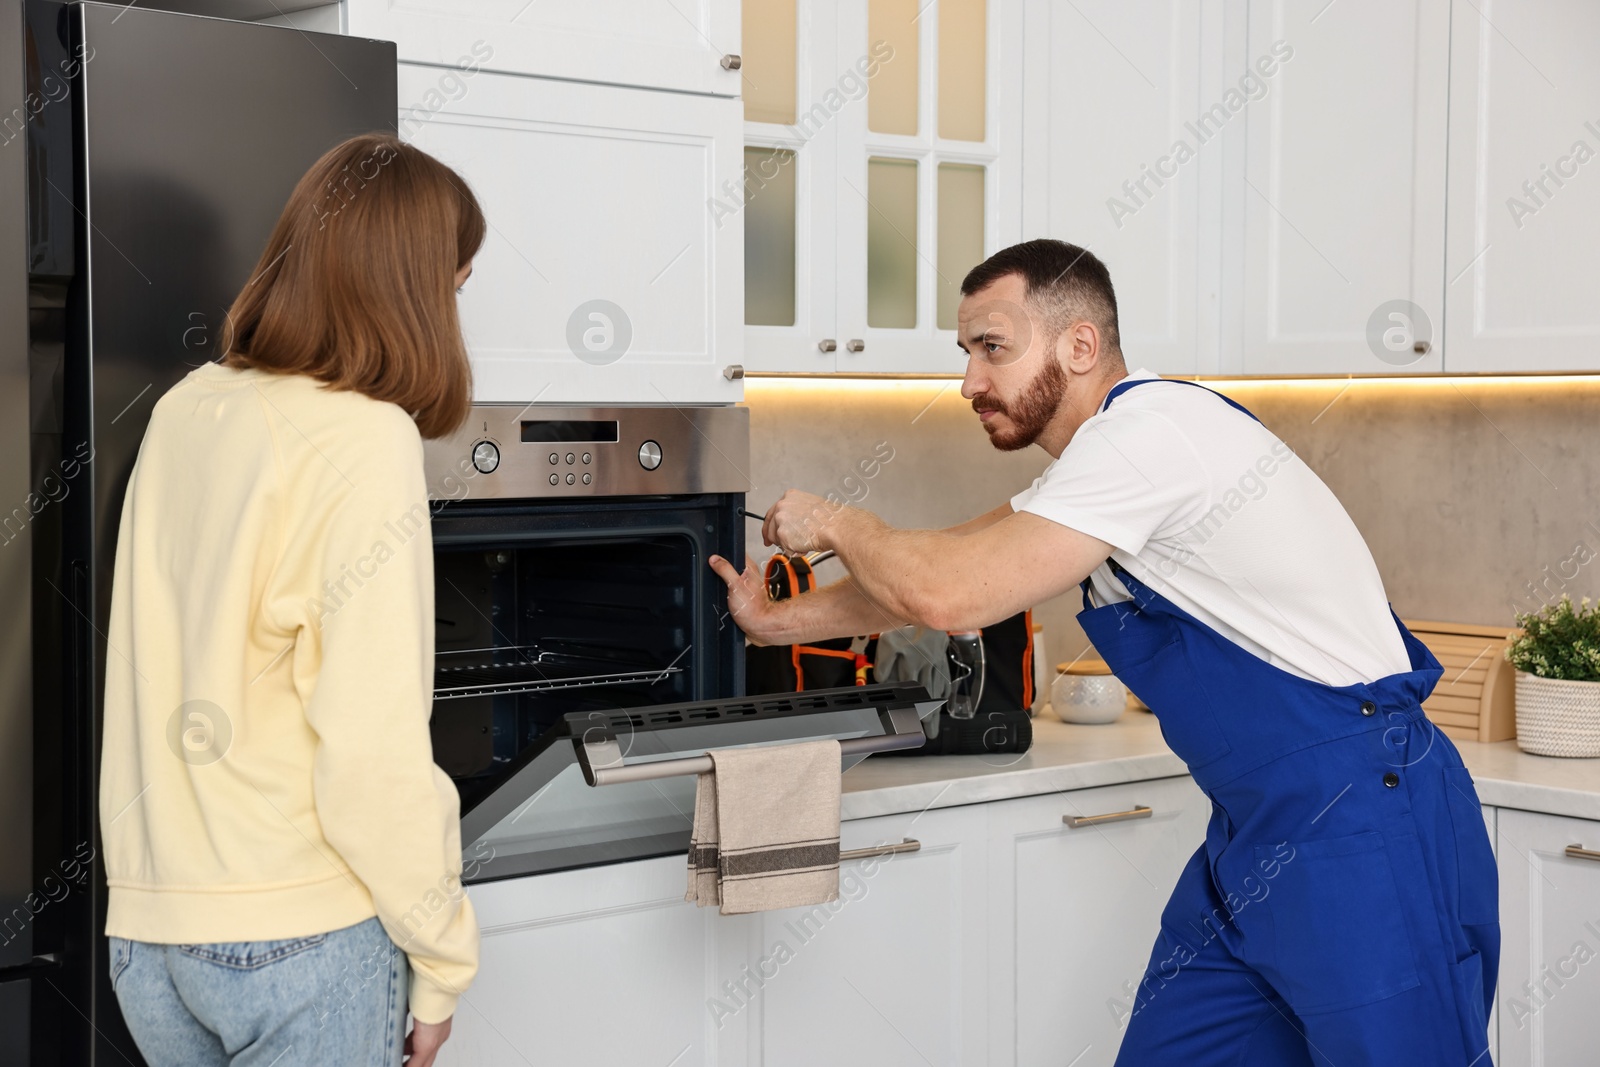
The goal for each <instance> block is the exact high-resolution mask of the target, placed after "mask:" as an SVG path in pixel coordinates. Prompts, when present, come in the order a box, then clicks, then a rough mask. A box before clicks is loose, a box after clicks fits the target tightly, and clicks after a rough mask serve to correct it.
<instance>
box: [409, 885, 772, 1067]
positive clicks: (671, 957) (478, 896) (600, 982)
mask: <svg viewBox="0 0 1600 1067" xmlns="http://www.w3.org/2000/svg"><path fill="white" fill-rule="evenodd" d="M684 884H685V864H684V858H683V857H682V856H673V857H667V858H664V859H656V860H642V861H639V862H636V863H622V864H614V865H611V866H604V867H591V868H587V869H584V870H578V871H567V872H563V873H559V874H547V875H541V876H539V877H537V878H515V879H508V880H505V881H500V882H488V883H485V884H483V885H477V886H473V887H471V888H470V890H469V896H470V898H471V900H472V903H473V907H474V909H475V910H476V912H477V917H478V922H479V925H480V928H481V930H482V934H483V940H482V954H481V966H480V970H479V973H478V977H477V979H476V981H474V983H473V986H472V988H471V989H469V990H468V991H467V992H466V994H465V995H464V996H463V997H462V998H461V1003H460V1005H459V1007H458V1008H457V1009H456V1015H455V1022H454V1025H453V1027H452V1031H451V1037H450V1040H449V1041H448V1042H447V1043H446V1044H445V1046H444V1048H443V1050H442V1051H441V1052H440V1054H439V1061H438V1062H439V1064H440V1067H469V1065H470V1067H527V1065H528V1064H562V1065H563V1067H615V1065H617V1064H660V1065H665V1064H676V1065H680V1067H682V1065H688V1064H696V1065H700V1064H713V1063H717V1062H719V1060H718V1057H719V1055H721V1051H720V1050H722V1049H724V1048H726V1047H729V1046H731V1047H732V1048H733V1049H734V1050H735V1055H734V1058H732V1059H730V1060H727V1061H726V1062H730V1063H742V1062H744V1060H743V1059H741V1058H740V1057H739V1055H738V1054H737V1053H738V1050H739V1049H740V1048H742V1045H743V1041H744V1027H745V1025H746V1022H745V1020H744V1019H742V1018H739V1017H735V1018H733V1019H730V1020H728V1021H727V1023H726V1025H724V1026H722V1027H720V1028H719V1027H716V1026H713V1025H710V1014H709V1012H708V1008H707V1005H708V1003H709V1001H710V999H711V997H712V996H713V995H714V993H715V983H716V969H717V968H716V965H715V959H716V955H715V953H716V939H717V935H718V927H717V923H718V921H719V920H718V916H717V914H716V909H714V908H713V909H703V908H696V907H693V906H692V905H688V904H685V903H684V900H683V892H684ZM722 921H726V920H722Z"/></svg>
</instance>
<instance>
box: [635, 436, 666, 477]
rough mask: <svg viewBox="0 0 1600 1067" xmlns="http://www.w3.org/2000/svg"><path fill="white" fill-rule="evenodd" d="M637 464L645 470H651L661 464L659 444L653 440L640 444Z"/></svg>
mask: <svg viewBox="0 0 1600 1067" xmlns="http://www.w3.org/2000/svg"><path fill="white" fill-rule="evenodd" d="M639 466H641V467H643V468H644V469H645V470H647V471H653V470H655V469H656V468H657V467H659V466H661V446H660V445H659V444H657V443H656V442H654V441H646V442H645V443H644V444H642V445H640V446H639Z"/></svg>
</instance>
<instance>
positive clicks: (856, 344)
mask: <svg viewBox="0 0 1600 1067" xmlns="http://www.w3.org/2000/svg"><path fill="white" fill-rule="evenodd" d="M844 347H845V349H846V350H847V351H850V352H860V351H861V350H863V349H864V348H866V347H867V342H865V341H863V340H861V338H859V337H856V338H852V339H851V340H849V341H846V342H845V343H844Z"/></svg>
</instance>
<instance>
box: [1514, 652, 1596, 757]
mask: <svg viewBox="0 0 1600 1067" xmlns="http://www.w3.org/2000/svg"><path fill="white" fill-rule="evenodd" d="M1517 747H1518V748H1520V749H1522V751H1524V752H1531V753H1533V754H1534V755H1537V756H1574V757H1593V756H1600V682H1570V681H1567V680H1565V679H1562V678H1540V677H1539V676H1538V675H1536V674H1529V673H1527V672H1526V671H1518V672H1517Z"/></svg>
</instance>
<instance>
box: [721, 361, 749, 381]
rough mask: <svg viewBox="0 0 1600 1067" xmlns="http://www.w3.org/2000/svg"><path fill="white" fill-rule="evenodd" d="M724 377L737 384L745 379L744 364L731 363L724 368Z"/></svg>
mask: <svg viewBox="0 0 1600 1067" xmlns="http://www.w3.org/2000/svg"><path fill="white" fill-rule="evenodd" d="M722 376H723V377H724V378H726V379H728V381H730V382H736V381H738V380H739V379H740V378H743V377H744V364H742V363H730V364H728V365H727V366H726V367H723V368H722Z"/></svg>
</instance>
